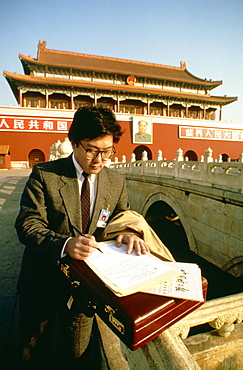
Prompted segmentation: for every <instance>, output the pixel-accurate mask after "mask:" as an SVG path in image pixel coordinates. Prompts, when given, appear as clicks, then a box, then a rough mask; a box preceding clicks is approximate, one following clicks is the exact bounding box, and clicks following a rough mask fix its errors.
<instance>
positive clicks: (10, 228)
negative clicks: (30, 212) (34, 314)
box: [0, 170, 30, 370]
mask: <svg viewBox="0 0 243 370" xmlns="http://www.w3.org/2000/svg"><path fill="white" fill-rule="evenodd" d="M29 172H30V171H29V170H0V312H1V315H0V333H1V335H0V359H1V361H0V367H1V369H6V370H15V369H16V368H17V365H16V364H17V356H18V351H17V348H18V347H17V343H18V309H17V299H16V284H17V278H18V275H19V269H20V264H21V258H22V253H23V250H24V247H23V245H22V244H21V243H20V242H19V241H18V239H17V235H16V233H15V229H14V222H15V218H16V216H17V213H18V210H19V200H20V196H21V194H22V190H23V187H24V184H25V182H26V181H27V178H28V175H29Z"/></svg>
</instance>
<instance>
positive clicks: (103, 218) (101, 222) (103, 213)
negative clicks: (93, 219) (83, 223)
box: [97, 209, 110, 228]
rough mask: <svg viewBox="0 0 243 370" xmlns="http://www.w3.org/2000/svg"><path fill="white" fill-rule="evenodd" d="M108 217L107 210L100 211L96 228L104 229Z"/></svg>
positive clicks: (108, 212)
mask: <svg viewBox="0 0 243 370" xmlns="http://www.w3.org/2000/svg"><path fill="white" fill-rule="evenodd" d="M109 217H110V211H108V210H107V209H102V210H101V211H100V216H99V220H98V222H97V227H103V228H105V227H106V225H107V221H108V219H109Z"/></svg>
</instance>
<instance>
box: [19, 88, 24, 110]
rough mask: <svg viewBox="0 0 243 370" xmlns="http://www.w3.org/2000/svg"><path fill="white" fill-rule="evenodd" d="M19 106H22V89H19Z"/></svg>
mask: <svg viewBox="0 0 243 370" xmlns="http://www.w3.org/2000/svg"><path fill="white" fill-rule="evenodd" d="M19 106H20V107H22V106H23V93H22V89H19Z"/></svg>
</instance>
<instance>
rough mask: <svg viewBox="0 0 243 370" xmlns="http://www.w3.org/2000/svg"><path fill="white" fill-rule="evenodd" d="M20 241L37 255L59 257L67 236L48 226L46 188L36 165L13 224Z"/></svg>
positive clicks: (39, 168)
mask: <svg viewBox="0 0 243 370" xmlns="http://www.w3.org/2000/svg"><path fill="white" fill-rule="evenodd" d="M15 227H16V231H17V234H18V237H19V240H20V241H21V243H23V244H24V245H25V246H26V247H27V249H29V253H31V254H32V255H35V256H36V257H37V256H38V255H39V257H43V255H45V256H46V257H47V256H48V257H53V259H54V260H58V259H59V256H60V253H61V250H62V247H63V244H64V242H65V240H66V239H67V237H68V236H70V235H65V234H64V235H62V234H59V233H58V232H56V230H54V228H50V220H49V219H48V213H47V199H46V187H45V183H44V181H43V176H42V170H41V166H38V165H37V166H35V167H34V168H33V171H32V173H31V175H30V178H29V180H28V182H27V184H26V186H25V189H24V192H23V194H22V198H21V202H20V212H19V215H18V217H17V219H16V223H15Z"/></svg>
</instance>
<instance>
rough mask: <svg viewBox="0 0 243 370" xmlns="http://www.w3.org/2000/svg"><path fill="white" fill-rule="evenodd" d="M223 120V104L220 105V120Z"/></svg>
mask: <svg viewBox="0 0 243 370" xmlns="http://www.w3.org/2000/svg"><path fill="white" fill-rule="evenodd" d="M221 120H222V105H220V110H219V121H221Z"/></svg>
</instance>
